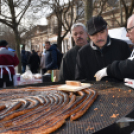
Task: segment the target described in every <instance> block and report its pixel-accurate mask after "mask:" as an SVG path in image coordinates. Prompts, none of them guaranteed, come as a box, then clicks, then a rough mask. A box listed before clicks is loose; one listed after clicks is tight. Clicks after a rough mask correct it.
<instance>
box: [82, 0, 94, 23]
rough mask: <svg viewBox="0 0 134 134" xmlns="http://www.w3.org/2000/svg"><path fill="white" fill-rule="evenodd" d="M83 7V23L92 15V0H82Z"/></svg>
mask: <svg viewBox="0 0 134 134" xmlns="http://www.w3.org/2000/svg"><path fill="white" fill-rule="evenodd" d="M83 2H84V7H85V8H84V9H85V17H84V18H85V24H86V22H87V21H88V20H89V19H90V18H91V17H92V15H93V0H83Z"/></svg>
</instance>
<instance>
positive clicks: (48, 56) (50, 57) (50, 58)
mask: <svg viewBox="0 0 134 134" xmlns="http://www.w3.org/2000/svg"><path fill="white" fill-rule="evenodd" d="M45 66H46V67H45V68H46V69H47V70H53V69H57V68H58V66H57V47H56V46H55V45H52V46H51V47H50V49H49V50H46V53H45Z"/></svg>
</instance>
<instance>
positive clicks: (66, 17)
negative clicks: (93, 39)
mask: <svg viewBox="0 0 134 134" xmlns="http://www.w3.org/2000/svg"><path fill="white" fill-rule="evenodd" d="M41 2H42V3H44V5H46V3H47V6H48V7H49V9H50V10H51V11H52V12H53V14H54V15H55V16H56V19H57V29H56V34H57V36H58V38H57V44H58V48H59V49H60V50H61V44H62V41H63V39H64V37H65V36H66V35H67V33H68V32H69V31H70V29H71V26H72V24H74V23H75V22H76V21H77V20H78V19H80V18H81V16H82V15H83V13H84V10H83V2H82V1H79V0H72V1H71V0H68V2H67V3H66V2H65V1H64V0H62V1H61V0H53V1H43V0H41ZM78 11H79V12H78ZM63 29H64V30H63ZM63 31H64V32H63Z"/></svg>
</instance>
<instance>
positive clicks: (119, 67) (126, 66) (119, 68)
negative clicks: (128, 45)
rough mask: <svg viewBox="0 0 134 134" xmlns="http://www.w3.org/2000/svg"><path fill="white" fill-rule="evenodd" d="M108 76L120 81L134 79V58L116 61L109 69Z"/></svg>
mask: <svg viewBox="0 0 134 134" xmlns="http://www.w3.org/2000/svg"><path fill="white" fill-rule="evenodd" d="M133 51H134V50H133ZM107 74H108V76H111V77H116V78H118V79H124V78H131V79H134V56H133V57H131V58H128V59H126V60H123V61H114V62H113V63H112V64H110V65H109V66H108V67H107Z"/></svg>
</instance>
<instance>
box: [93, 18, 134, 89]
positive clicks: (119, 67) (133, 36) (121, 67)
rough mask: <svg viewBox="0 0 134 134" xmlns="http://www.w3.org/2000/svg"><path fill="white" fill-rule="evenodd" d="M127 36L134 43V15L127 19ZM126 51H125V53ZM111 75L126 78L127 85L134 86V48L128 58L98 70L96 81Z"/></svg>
mask: <svg viewBox="0 0 134 134" xmlns="http://www.w3.org/2000/svg"><path fill="white" fill-rule="evenodd" d="M126 30H127V34H126V36H127V37H129V39H130V40H131V41H132V43H134V15H132V16H130V17H129V18H128V21H127V29H126ZM125 53H126V52H124V54H125ZM106 76H111V77H115V78H118V79H124V78H126V79H125V82H126V83H125V85H127V86H129V87H132V88H134V49H133V51H132V53H131V56H130V57H129V58H128V59H126V60H117V61H114V62H113V63H111V64H110V65H108V66H107V67H104V68H103V69H101V70H99V71H97V72H96V74H95V77H96V81H100V80H101V79H102V78H103V77H106Z"/></svg>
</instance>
